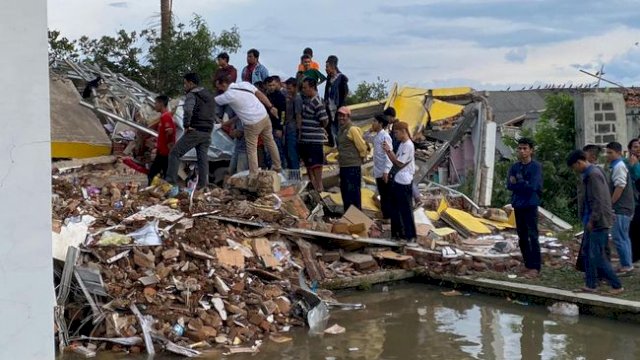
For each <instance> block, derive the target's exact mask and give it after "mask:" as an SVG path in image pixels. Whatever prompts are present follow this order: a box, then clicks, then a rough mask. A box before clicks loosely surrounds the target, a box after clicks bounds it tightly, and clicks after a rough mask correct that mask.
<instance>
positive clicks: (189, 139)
mask: <svg viewBox="0 0 640 360" xmlns="http://www.w3.org/2000/svg"><path fill="white" fill-rule="evenodd" d="M209 145H211V133H210V132H204V131H198V130H190V131H187V132H185V133H184V134H183V135H182V137H181V138H180V139H179V140H178V142H176V144H175V146H174V147H173V149H171V152H170V153H169V166H168V168H167V177H166V180H167V182H169V183H171V184H173V185H177V184H178V166H179V165H180V158H181V157H183V156H184V154H186V153H187V152H188V151H189V150H191V149H193V148H195V149H196V155H197V159H198V188H203V187H205V186H207V185H208V184H209Z"/></svg>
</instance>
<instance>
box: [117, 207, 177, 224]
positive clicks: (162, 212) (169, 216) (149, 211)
mask: <svg viewBox="0 0 640 360" xmlns="http://www.w3.org/2000/svg"><path fill="white" fill-rule="evenodd" d="M183 216H184V213H183V212H181V211H178V210H174V209H172V208H170V207H168V206H164V205H153V206H150V207H148V208H145V209H143V210H141V211H139V212H137V213H135V214H133V215H131V216H129V217H128V218H126V219H124V221H125V222H133V221H143V220H147V219H148V218H151V219H157V220H163V221H166V222H169V223H174V222H176V221H178V220H180V219H181V218H182V217H183Z"/></svg>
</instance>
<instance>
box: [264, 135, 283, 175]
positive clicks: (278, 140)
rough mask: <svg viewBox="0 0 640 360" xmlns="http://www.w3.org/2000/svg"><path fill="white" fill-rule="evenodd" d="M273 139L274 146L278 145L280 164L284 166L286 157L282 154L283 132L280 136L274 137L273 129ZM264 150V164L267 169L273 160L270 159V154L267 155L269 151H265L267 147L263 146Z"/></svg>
mask: <svg viewBox="0 0 640 360" xmlns="http://www.w3.org/2000/svg"><path fill="white" fill-rule="evenodd" d="M273 141H275V142H276V146H277V147H278V155H280V164H281V166H282V167H285V166H284V162H285V161H284V160H285V159H286V157H285V156H284V133H283V134H282V137H279V138H278V137H276V135H275V131H274V134H273ZM264 149H265V152H264V166H265V167H266V168H267V169H269V168H271V166H272V165H273V161H271V155H269V152H268V151H266V150H267V148H264Z"/></svg>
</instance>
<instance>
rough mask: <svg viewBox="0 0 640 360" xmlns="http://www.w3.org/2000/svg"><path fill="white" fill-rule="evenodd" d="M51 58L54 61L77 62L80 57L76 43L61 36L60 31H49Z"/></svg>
mask: <svg viewBox="0 0 640 360" xmlns="http://www.w3.org/2000/svg"><path fill="white" fill-rule="evenodd" d="M48 36H49V57H50V58H52V59H60V60H64V59H69V60H74V61H75V60H77V59H78V57H79V56H80V55H79V54H78V52H77V51H76V43H77V42H76V41H75V40H73V41H71V40H69V39H67V38H66V37H63V36H61V35H60V31H57V30H49V31H48Z"/></svg>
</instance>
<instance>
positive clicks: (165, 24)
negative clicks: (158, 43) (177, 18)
mask: <svg viewBox="0 0 640 360" xmlns="http://www.w3.org/2000/svg"><path fill="white" fill-rule="evenodd" d="M172 3H173V0H160V33H161V36H162V38H163V39H165V40H166V39H169V38H170V37H171V5H173V4H172Z"/></svg>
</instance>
